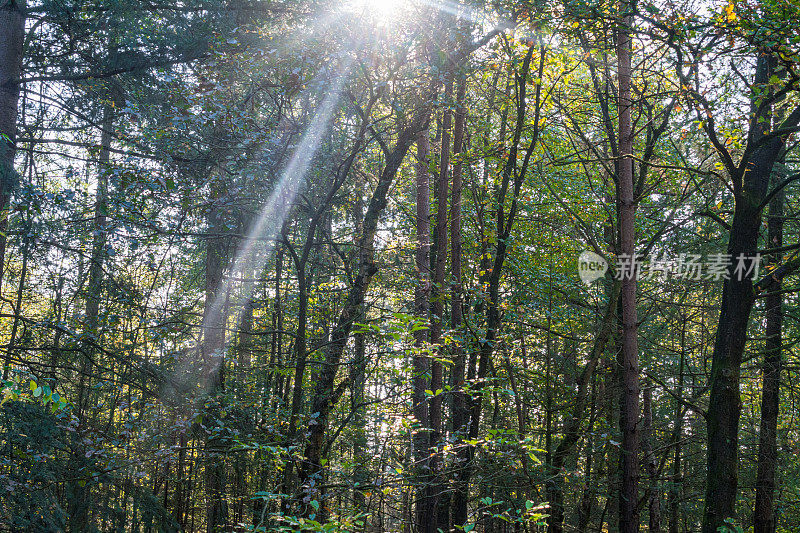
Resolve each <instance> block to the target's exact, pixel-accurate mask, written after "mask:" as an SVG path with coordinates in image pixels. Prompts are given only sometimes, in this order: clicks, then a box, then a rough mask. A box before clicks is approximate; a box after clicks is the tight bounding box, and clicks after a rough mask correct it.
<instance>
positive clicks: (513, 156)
mask: <svg viewBox="0 0 800 533" xmlns="http://www.w3.org/2000/svg"><path fill="white" fill-rule="evenodd" d="M535 51H537V49H536V47H535V46H534V44H531V45H530V46H529V48H528V51H527V53H526V55H525V58H524V59H523V62H522V65H521V67H520V70H519V72H518V73H516V82H517V85H518V91H517V95H518V101H517V109H516V112H517V113H516V115H517V116H516V124H515V127H514V133H513V139H512V142H511V146H510V148H509V153H508V159H507V160H506V162H505V165H504V166H503V171H502V176H501V180H500V186H499V189H498V190H497V198H496V200H497V205H498V209H497V214H496V220H495V222H496V224H497V226H496V239H497V244H496V246H495V250H494V252H495V253H494V257H493V258H492V262H491V268H488V269H484V270H483V272H484V274H483V275H481V276H480V284H481V285H482V286H484V287H488V294H487V297H486V298H485V301H484V302H483V303H482V304H481V308H482V309H483V311H484V313H485V317H486V332H485V335H484V338H483V339H481V341H480V343H479V356H478V370H477V376H476V378H477V383H476V384H475V387H474V389H473V390H474V396H473V397H472V402H471V405H470V421H469V438H470V440H472V441H476V440H477V439H478V434H479V430H480V420H481V413H482V410H483V405H482V401H483V394H482V389H483V388H484V387H485V386H486V380H487V378H488V375H489V368H490V366H491V357H492V354H493V353H494V347H495V344H496V341H497V336H498V333H499V329H500V325H501V313H500V281H501V278H502V273H503V266H504V264H505V260H506V254H507V253H508V239H509V237H510V235H511V230H512V229H513V227H514V222H515V220H516V215H517V209H518V207H519V206H518V199H519V194H520V190H521V188H522V184H523V182H524V180H525V177H526V175H527V170H528V165H529V164H530V160H531V157H532V155H533V151H534V149H535V148H536V146H537V144H538V142H539V117H540V111H541V80H542V75H543V70H544V62H545V55H546V48H545V47H544V46H540V47H539V48H538V52H539V58H538V59H539V68H538V72H537V74H536V76H535V79H536V80H538V81H537V83H536V86H535V91H534V92H535V95H534V96H535V103H534V117H533V124H534V127H533V131H532V133H531V137H530V143H529V144H528V146H527V147H522V150H520V148H521V146H520V144H521V143H520V139H521V137H522V130H523V127H524V125H525V123H526V120H525V117H526V110H527V90H528V84H527V82H528V76H529V74H530V66H531V60H532V59H533V54H534V52H535ZM520 152H522V154H520ZM518 155H523V161H522V164H521V165H519V163H518V161H517V158H518ZM518 165H519V166H518ZM509 189H510V190H509ZM509 192H510V193H511V194H510V206H507V205H506V204H507V203H509V202H508V200H509ZM466 448H467V450H466V452H465V457H466V458H467V461H466V462H464V463H463V466H462V472H460V473H459V477H460V481H461V483H462V484H463V485H464V486H468V485H469V481H470V478H471V476H472V469H473V467H474V458H475V446H474V445H473V444H470V445H468V446H467V447H466ZM466 520H467V517H466V516H465V515H456V516H454V517H453V524H454V526H457V527H458V526H460V527H463V526H464V524H466Z"/></svg>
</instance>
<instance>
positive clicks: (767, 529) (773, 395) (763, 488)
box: [753, 173, 785, 533]
mask: <svg viewBox="0 0 800 533" xmlns="http://www.w3.org/2000/svg"><path fill="white" fill-rule="evenodd" d="M776 175H779V173H776ZM784 196H785V195H784V191H783V190H781V191H779V192H778V193H777V194H776V195H775V196H774V197H773V198H772V200H771V201H770V204H769V217H768V218H767V241H768V242H769V245H768V246H769V248H780V247H781V246H783V203H784ZM780 260H781V257H780V254H775V256H774V257H772V258H771V262H772V263H774V264H776V265H777V264H778V263H780ZM769 291H770V292H769V293H767V296H766V302H765V303H766V319H767V324H766V334H767V338H766V341H765V345H764V364H763V367H762V376H763V377H762V379H763V382H762V387H761V391H762V392H761V428H760V431H759V435H758V468H757V474H756V503H755V512H754V514H753V533H775V531H776V529H777V521H776V516H775V504H774V497H775V467H776V462H777V456H778V447H777V433H778V412H779V407H780V373H781V349H782V338H781V328H782V321H783V310H782V305H783V296H782V294H781V282H780V280H776V281H775V283H774V284H773V285H772V287H770V289H769Z"/></svg>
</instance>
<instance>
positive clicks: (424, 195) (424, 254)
mask: <svg viewBox="0 0 800 533" xmlns="http://www.w3.org/2000/svg"><path fill="white" fill-rule="evenodd" d="M429 152H430V148H429V141H428V131H427V130H424V131H422V132H421V133H420V134H419V136H418V137H417V168H416V179H417V183H416V189H417V190H416V195H417V198H416V203H417V249H416V256H415V262H416V269H417V285H416V287H415V289H414V314H415V315H416V316H417V318H419V319H420V320H423V321H424V324H425V325H426V326H427V325H428V324H430V322H429V312H430V294H431V272H430V268H431V266H430V265H431V263H430V255H431V237H430V173H429V170H428V163H429V160H428V157H429ZM429 331H430V330H429V328H428V327H425V328H420V329H418V330H417V331H416V332H415V333H414V337H415V339H414V341H415V347H416V350H415V352H414V360H413V361H412V374H413V375H412V380H413V391H412V394H413V398H412V410H413V414H414V418H415V419H416V423H417V426H418V427H417V430H416V432H415V433H414V437H413V447H414V463H415V468H414V471H415V476H414V477H415V483H416V485H417V490H416V496H415V499H416V502H415V511H414V522H415V527H414V531H415V532H417V531H423V530H424V529H423V528H424V527H425V526H424V524H427V523H429V522H430V521H431V520H430V513H431V508H430V505H429V501H428V498H427V497H426V496H427V494H426V486H427V483H428V482H429V478H430V476H429V473H430V465H429V461H428V457H429V446H430V431H429V419H428V399H427V397H426V396H425V390H426V389H427V388H428V373H429V372H430V359H429V358H428V356H427V355H426V353H425V351H424V350H426V349H427V344H428V339H429V337H428V334H429Z"/></svg>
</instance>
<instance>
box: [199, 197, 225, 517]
mask: <svg viewBox="0 0 800 533" xmlns="http://www.w3.org/2000/svg"><path fill="white" fill-rule="evenodd" d="M212 187H214V188H215V189H216V190H215V191H214V193H213V197H212V205H211V207H210V211H209V215H208V236H207V237H206V265H205V305H204V310H203V342H202V346H201V356H202V364H203V371H202V379H203V380H204V383H203V385H204V386H205V387H206V390H208V392H209V395H210V398H211V400H210V402H211V404H210V409H208V412H207V416H208V419H209V420H208V423H209V424H211V425H212V427H213V424H214V423H215V421H216V420H217V419H218V417H219V416H220V411H221V409H217V408H216V407H215V404H216V403H217V402H218V401H219V398H220V393H222V392H223V390H224V387H225V326H226V322H227V316H226V310H227V305H223V303H222V302H223V298H225V295H224V294H222V291H225V290H226V289H225V284H224V283H223V281H222V280H223V273H224V270H225V266H226V264H227V261H228V246H227V242H226V238H225V232H226V231H227V230H226V226H225V221H224V219H223V218H224V217H223V214H222V209H221V208H220V206H219V205H218V204H219V202H220V199H221V197H222V192H221V190H220V187H221V185H220V184H216V183H215V184H212ZM225 450H226V446H225V444H224V443H223V442H222V440H221V439H220V438H219V437H218V436H215V435H214V434H210V435H208V436H207V438H206V450H205V458H204V459H205V461H206V465H205V483H206V498H207V504H206V505H207V507H206V511H207V515H206V530H207V531H208V533H217V532H218V531H222V530H223V528H224V527H225V525H226V523H227V521H228V505H227V501H226V497H225V490H226V488H225V486H226V480H225V477H226V476H225V471H226V468H225Z"/></svg>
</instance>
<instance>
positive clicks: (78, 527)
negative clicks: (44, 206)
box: [69, 107, 113, 532]
mask: <svg viewBox="0 0 800 533" xmlns="http://www.w3.org/2000/svg"><path fill="white" fill-rule="evenodd" d="M112 128H113V111H112V110H111V108H110V107H106V108H105V109H104V111H103V119H102V122H101V129H102V131H101V133H100V153H99V156H98V170H97V190H96V193H95V194H96V196H95V198H96V200H95V212H94V221H93V239H92V252H91V256H90V259H89V279H88V283H87V287H86V331H87V333H88V334H89V342H87V343H84V345H83V346H82V349H81V358H80V367H79V376H78V390H77V402H76V410H77V416H78V418H79V419H80V425H79V427H78V434H82V433H83V432H84V431H86V430H87V429H88V425H89V418H91V415H88V414H87V407H88V406H89V405H91V404H92V403H93V398H92V396H93V395H92V393H91V392H90V391H91V387H92V379H91V376H92V372H93V371H94V370H93V368H92V365H93V364H94V358H95V357H96V356H97V354H98V350H97V349H96V346H97V344H98V343H99V342H100V301H101V300H102V297H103V264H104V262H105V252H106V251H105V248H106V243H107V242H108V235H107V227H106V225H107V213H108V164H109V162H110V156H111V151H110V149H111V130H112ZM76 446H77V449H76V457H75V464H76V465H79V464H81V463H84V462H85V457H84V452H83V447H82V445H81V444H80V443H76ZM70 486H71V494H72V497H71V499H70V505H69V516H70V527H71V530H72V531H76V532H78V531H85V530H86V529H88V528H89V508H90V500H91V495H90V492H91V485H90V483H89V481H88V480H86V479H85V478H83V477H82V476H80V475H79V474H78V473H77V471H76V474H75V479H74V481H72V482H71V483H70Z"/></svg>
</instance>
